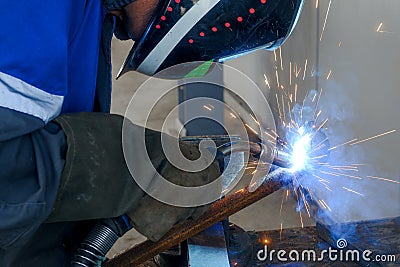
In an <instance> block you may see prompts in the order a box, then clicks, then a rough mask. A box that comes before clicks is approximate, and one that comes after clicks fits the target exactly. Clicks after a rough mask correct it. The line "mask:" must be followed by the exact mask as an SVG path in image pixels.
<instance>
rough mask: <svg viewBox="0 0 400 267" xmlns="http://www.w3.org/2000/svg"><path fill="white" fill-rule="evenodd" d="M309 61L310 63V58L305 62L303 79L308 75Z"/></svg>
mask: <svg viewBox="0 0 400 267" xmlns="http://www.w3.org/2000/svg"><path fill="white" fill-rule="evenodd" d="M307 63H308V59H306V62H305V63H304V71H303V81H304V79H305V77H306V72H307Z"/></svg>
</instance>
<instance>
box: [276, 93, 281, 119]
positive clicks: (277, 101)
mask: <svg viewBox="0 0 400 267" xmlns="http://www.w3.org/2000/svg"><path fill="white" fill-rule="evenodd" d="M275 97H276V104H277V105H278V111H279V118H281V120H282V112H281V106H280V105H279V100H278V94H275Z"/></svg>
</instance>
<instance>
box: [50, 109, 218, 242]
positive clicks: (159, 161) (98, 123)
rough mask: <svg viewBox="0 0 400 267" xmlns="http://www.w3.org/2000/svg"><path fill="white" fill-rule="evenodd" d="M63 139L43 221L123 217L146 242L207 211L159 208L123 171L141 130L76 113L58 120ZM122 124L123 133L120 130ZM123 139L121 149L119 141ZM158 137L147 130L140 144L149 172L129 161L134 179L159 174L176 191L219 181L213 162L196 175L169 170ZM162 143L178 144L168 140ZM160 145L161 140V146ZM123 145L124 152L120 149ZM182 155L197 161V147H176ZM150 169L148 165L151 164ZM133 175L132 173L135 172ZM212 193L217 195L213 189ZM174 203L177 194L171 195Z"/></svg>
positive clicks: (118, 120) (112, 119)
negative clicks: (62, 159) (62, 157)
mask: <svg viewBox="0 0 400 267" xmlns="http://www.w3.org/2000/svg"><path fill="white" fill-rule="evenodd" d="M56 122H57V123H58V124H59V125H61V127H62V129H63V131H64V133H65V135H66V137H67V146H68V148H67V152H66V163H65V167H64V170H63V173H62V177H61V181H60V186H59V190H58V193H57V197H56V201H55V204H54V208H53V211H52V213H51V214H50V216H49V218H48V222H57V221H75V220H89V219H100V218H111V217H118V216H120V215H122V214H124V213H128V214H129V216H130V218H131V220H132V223H133V225H134V227H135V228H136V229H137V230H138V231H139V232H141V233H142V234H144V235H145V236H147V237H148V238H149V239H151V240H158V239H159V238H161V237H162V236H163V235H164V234H165V233H166V232H167V231H168V230H169V229H170V228H171V227H172V226H173V225H174V224H176V223H178V222H180V221H182V220H184V219H187V218H189V217H193V218H196V217H197V216H198V215H200V214H202V213H203V211H204V210H205V209H206V208H207V206H205V205H203V206H200V207H193V208H182V207H176V206H171V205H167V204H164V203H162V202H159V201H157V200H155V199H154V198H152V197H151V196H149V195H147V194H146V193H145V192H144V191H143V186H139V185H138V183H137V181H136V180H135V179H134V178H133V177H132V172H131V171H132V170H131V171H130V169H129V168H128V165H129V163H128V165H127V161H129V157H126V154H125V155H124V152H125V153H128V154H129V153H130V154H139V158H141V157H142V153H144V152H143V151H140V149H138V144H140V143H143V140H139V139H142V137H143V136H140V133H143V132H144V129H143V128H142V127H140V126H137V125H134V124H132V123H130V122H129V121H127V120H126V121H125V122H124V118H123V117H122V116H119V115H111V114H105V113H75V114H66V115H62V116H60V117H58V118H57V119H56ZM123 125H124V131H123ZM123 132H124V135H126V136H127V138H126V140H124V142H125V144H124V147H123V144H122V141H123V140H122V136H123ZM160 137H161V133H159V132H156V131H152V130H146V132H145V145H146V150H147V152H146V153H147V154H148V156H149V158H150V160H151V162H150V163H149V164H152V165H153V166H154V169H152V170H149V169H148V168H147V166H145V165H143V164H141V163H140V161H133V162H132V161H131V164H132V165H130V167H132V168H133V169H134V170H135V174H137V173H139V174H143V175H141V176H140V178H141V179H143V180H145V181H149V182H150V184H151V183H152V182H153V180H154V178H155V177H156V173H157V172H158V173H160V174H161V176H162V177H163V178H165V179H166V180H168V181H170V182H172V183H174V184H177V185H181V186H187V187H191V186H199V185H204V184H207V183H209V182H211V181H213V180H214V179H215V178H217V177H218V176H219V172H220V170H219V165H218V164H217V163H216V162H215V161H214V162H211V164H210V165H209V166H208V167H207V168H206V169H204V170H202V171H200V172H187V171H182V170H180V169H178V168H176V167H174V166H173V165H172V164H171V163H170V162H169V161H168V160H167V159H166V156H165V154H164V152H163V149H162V145H161V140H160ZM165 140H166V142H167V143H171V142H178V140H177V139H176V138H173V137H170V136H167V137H166V139H165ZM165 140H164V141H165ZM125 146H127V147H128V148H125ZM179 146H180V150H181V152H182V153H183V155H184V156H185V157H186V158H187V159H189V160H193V159H197V158H198V157H199V155H200V153H199V150H198V148H197V146H196V145H190V144H186V143H181V142H180V143H179ZM150 166H151V165H150ZM136 171H137V172H136ZM212 191H215V192H217V193H218V192H219V193H220V192H221V188H218V187H214V188H213V190H212ZM172 197H173V198H175V199H179V197H180V196H179V194H175V195H174V194H172Z"/></svg>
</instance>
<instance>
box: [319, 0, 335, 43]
mask: <svg viewBox="0 0 400 267" xmlns="http://www.w3.org/2000/svg"><path fill="white" fill-rule="evenodd" d="M331 3H332V0H330V1H329V5H328V9H327V10H326V15H325V20H324V26H322V32H321V36H320V37H319V41H320V42H321V41H322V36H323V35H324V31H325V26H326V21H327V20H328V15H329V10H330V8H331Z"/></svg>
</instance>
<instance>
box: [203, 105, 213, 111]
mask: <svg viewBox="0 0 400 267" xmlns="http://www.w3.org/2000/svg"><path fill="white" fill-rule="evenodd" d="M203 108H205V109H207V110H209V111H211V110H212V108H210V107H209V106H206V105H204V106H203Z"/></svg>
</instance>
